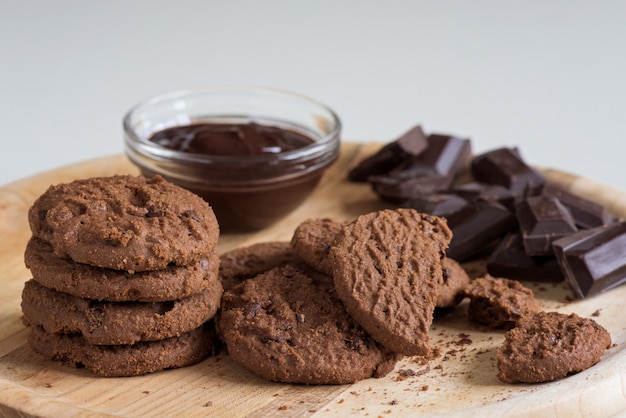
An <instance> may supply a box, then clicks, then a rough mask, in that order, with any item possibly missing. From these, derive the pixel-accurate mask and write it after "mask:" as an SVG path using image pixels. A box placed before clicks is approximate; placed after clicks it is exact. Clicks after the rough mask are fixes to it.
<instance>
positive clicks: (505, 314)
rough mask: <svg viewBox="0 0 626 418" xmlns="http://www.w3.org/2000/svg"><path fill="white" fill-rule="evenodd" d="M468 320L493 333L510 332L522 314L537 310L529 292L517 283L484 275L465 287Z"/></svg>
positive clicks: (537, 303)
mask: <svg viewBox="0 0 626 418" xmlns="http://www.w3.org/2000/svg"><path fill="white" fill-rule="evenodd" d="M463 295H464V296H466V297H468V298H470V303H469V307H468V316H469V318H470V319H471V320H472V321H474V322H478V323H480V324H483V325H486V326H487V327H489V328H494V329H499V328H502V329H511V328H513V327H514V326H515V324H516V322H517V321H518V320H519V319H520V318H521V317H522V316H523V315H525V314H529V313H533V312H538V311H540V310H541V306H539V302H537V300H536V299H535V295H534V294H533V291H532V290H531V289H529V288H527V287H525V286H524V285H522V284H521V283H520V282H518V281H517V280H511V279H505V278H500V277H492V276H491V275H489V274H485V275H484V276H483V277H479V278H477V279H474V280H472V281H471V282H470V284H468V285H467V286H465V289H463Z"/></svg>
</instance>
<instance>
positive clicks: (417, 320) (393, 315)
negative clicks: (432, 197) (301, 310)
mask: <svg viewBox="0 0 626 418" xmlns="http://www.w3.org/2000/svg"><path fill="white" fill-rule="evenodd" d="M451 238H452V233H451V232H450V229H449V228H448V226H447V224H446V221H445V220H444V219H442V218H438V217H436V216H431V215H426V214H421V213H419V212H417V211H415V210H413V209H396V210H382V211H379V212H373V213H370V214H366V215H362V216H359V217H358V218H357V219H356V220H355V221H353V222H351V223H349V224H347V225H346V226H344V228H342V231H341V233H340V234H339V235H338V237H337V240H336V243H335V246H334V247H333V248H332V250H331V257H332V259H333V265H334V268H333V271H334V273H333V277H334V281H335V288H336V289H337V294H338V295H339V298H340V299H341V300H342V301H343V302H344V303H345V305H346V309H347V310H348V312H349V313H350V315H352V317H354V319H356V321H357V322H358V323H360V324H361V325H362V326H363V328H365V329H366V330H367V331H368V332H369V333H370V334H371V335H372V336H373V337H374V338H375V339H376V340H377V341H378V342H379V343H380V344H383V345H384V346H385V347H387V348H389V349H390V350H392V351H396V352H398V353H401V354H405V355H427V354H428V353H429V345H428V330H429V329H430V325H431V323H432V319H433V311H434V308H435V303H436V301H437V297H438V295H439V291H440V288H441V285H442V282H443V277H442V276H443V268H442V264H441V259H442V257H443V255H444V251H445V249H446V247H447V246H448V243H449V242H450V239H451Z"/></svg>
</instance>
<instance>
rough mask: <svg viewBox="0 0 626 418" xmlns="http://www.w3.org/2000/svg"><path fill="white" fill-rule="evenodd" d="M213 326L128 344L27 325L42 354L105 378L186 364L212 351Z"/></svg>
mask: <svg viewBox="0 0 626 418" xmlns="http://www.w3.org/2000/svg"><path fill="white" fill-rule="evenodd" d="M214 340H215V332H214V327H212V326H211V325H210V324H205V325H203V326H201V327H199V328H196V329H195V330H192V331H190V332H187V333H185V334H182V335H180V336H178V337H172V338H168V339H165V340H159V341H148V342H139V343H136V344H132V345H91V344H89V343H87V342H86V341H85V339H84V338H83V337H81V336H80V335H68V334H50V333H48V332H46V331H44V329H43V328H42V327H40V326H34V327H31V332H30V335H29V338H28V342H29V344H30V345H31V346H32V347H33V348H34V349H35V351H36V352H38V353H39V354H41V355H42V356H44V357H46V358H48V359H50V360H55V361H60V362H62V363H64V364H66V365H70V366H73V367H86V368H87V369H88V370H90V371H91V372H92V373H95V374H97V375H100V376H106V377H122V376H139V375H143V374H147V373H153V372H157V371H160V370H165V369H174V368H178V367H185V366H190V365H192V364H195V363H198V362H200V361H202V360H204V359H205V358H206V357H208V356H209V355H210V354H211V353H212V352H213V344H214Z"/></svg>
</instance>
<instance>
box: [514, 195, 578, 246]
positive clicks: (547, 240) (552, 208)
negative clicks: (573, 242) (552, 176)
mask: <svg viewBox="0 0 626 418" xmlns="http://www.w3.org/2000/svg"><path fill="white" fill-rule="evenodd" d="M516 215H517V221H518V223H519V226H520V229H521V231H522V238H523V242H524V248H525V249H526V254H528V255H551V254H553V250H552V241H554V240H557V239H559V238H562V237H564V236H567V235H570V234H573V233H574V232H576V231H577V230H578V228H576V224H575V223H574V218H572V215H571V214H570V212H569V210H568V209H567V208H566V207H565V206H563V205H562V204H561V202H559V200H558V199H557V198H556V197H554V196H546V195H540V196H531V197H528V198H526V200H524V201H523V202H522V203H520V204H519V205H518V206H517V210H516Z"/></svg>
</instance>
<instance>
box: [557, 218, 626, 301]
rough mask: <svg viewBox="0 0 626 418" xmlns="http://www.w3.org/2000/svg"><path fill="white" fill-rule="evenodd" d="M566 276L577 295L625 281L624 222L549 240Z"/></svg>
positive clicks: (625, 234)
mask: <svg viewBox="0 0 626 418" xmlns="http://www.w3.org/2000/svg"><path fill="white" fill-rule="evenodd" d="M552 245H553V247H554V253H555V255H556V259H557V261H558V262H559V265H560V266H561V270H562V271H563V274H564V275H565V280H567V282H568V283H569V285H570V286H571V287H572V289H573V290H574V292H575V293H576V296H577V297H579V298H581V299H582V298H585V297H589V296H591V295H595V294H598V293H602V292H604V291H606V290H609V289H612V288H614V287H616V286H619V285H621V284H623V283H625V282H626V257H624V254H626V222H625V221H621V222H615V223H611V224H608V225H604V226H599V227H596V228H593V229H585V230H582V231H580V232H577V233H576V234H572V235H568V236H567V237H565V238H561V239H559V240H557V241H554V243H553V244H552Z"/></svg>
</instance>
